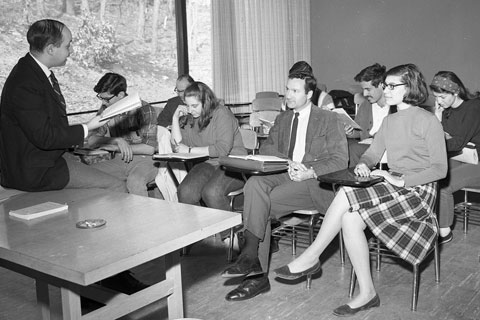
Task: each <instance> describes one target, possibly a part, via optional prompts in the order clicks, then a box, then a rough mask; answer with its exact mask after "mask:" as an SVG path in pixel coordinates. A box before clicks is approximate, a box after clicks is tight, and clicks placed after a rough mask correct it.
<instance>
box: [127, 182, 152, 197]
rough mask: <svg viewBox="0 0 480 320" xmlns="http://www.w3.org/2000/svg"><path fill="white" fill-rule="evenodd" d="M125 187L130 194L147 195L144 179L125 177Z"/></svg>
mask: <svg viewBox="0 0 480 320" xmlns="http://www.w3.org/2000/svg"><path fill="white" fill-rule="evenodd" d="M127 189H128V192H130V193H131V194H136V195H139V196H145V197H147V196H148V190H147V183H146V182H145V180H144V179H127Z"/></svg>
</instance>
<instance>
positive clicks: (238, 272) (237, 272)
mask: <svg viewBox="0 0 480 320" xmlns="http://www.w3.org/2000/svg"><path fill="white" fill-rule="evenodd" d="M261 273H263V271H262V266H261V265H260V260H258V257H255V258H250V257H249V256H248V255H246V254H243V255H242V254H241V255H240V256H239V257H238V259H237V261H235V263H234V264H233V265H231V266H230V267H228V268H227V269H225V270H224V271H223V272H222V277H223V278H236V277H241V276H246V275H258V274H261Z"/></svg>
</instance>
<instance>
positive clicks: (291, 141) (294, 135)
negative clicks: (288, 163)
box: [288, 112, 300, 160]
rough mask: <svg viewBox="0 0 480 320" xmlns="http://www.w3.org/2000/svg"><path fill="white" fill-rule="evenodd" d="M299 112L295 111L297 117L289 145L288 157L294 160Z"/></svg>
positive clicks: (294, 120)
mask: <svg viewBox="0 0 480 320" xmlns="http://www.w3.org/2000/svg"><path fill="white" fill-rule="evenodd" d="M299 114H300V113H299V112H295V118H294V119H293V124H292V133H290V146H289V147H288V159H291V160H293V150H294V149H295V142H296V140H297V127H298V115H299Z"/></svg>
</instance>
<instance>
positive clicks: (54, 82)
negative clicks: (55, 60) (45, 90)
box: [50, 72, 66, 107]
mask: <svg viewBox="0 0 480 320" xmlns="http://www.w3.org/2000/svg"><path fill="white" fill-rule="evenodd" d="M50 80H51V81H52V87H53V91H55V93H56V94H57V97H58V100H59V101H60V102H61V103H62V105H63V106H64V107H66V104H65V99H64V98H63V95H62V92H61V91H60V86H59V85H58V80H57V78H55V75H54V74H53V72H51V73H50Z"/></svg>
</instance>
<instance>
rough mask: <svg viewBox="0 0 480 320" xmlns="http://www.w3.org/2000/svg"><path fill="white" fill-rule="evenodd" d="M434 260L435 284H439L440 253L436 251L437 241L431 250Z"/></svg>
mask: <svg viewBox="0 0 480 320" xmlns="http://www.w3.org/2000/svg"><path fill="white" fill-rule="evenodd" d="M433 250H434V251H433V254H434V260H435V282H436V283H439V282H440V252H439V250H438V241H436V242H435V245H434V248H433Z"/></svg>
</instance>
